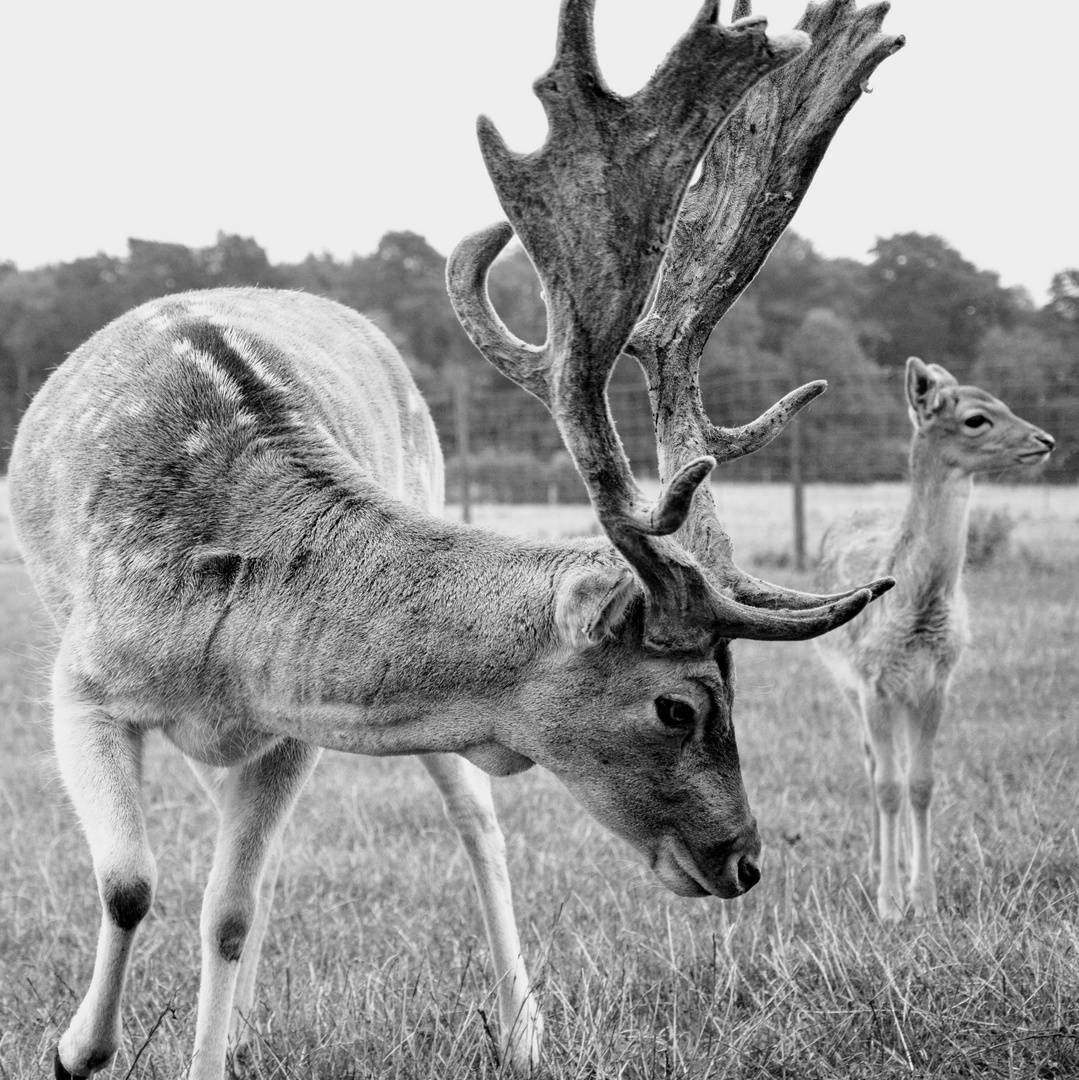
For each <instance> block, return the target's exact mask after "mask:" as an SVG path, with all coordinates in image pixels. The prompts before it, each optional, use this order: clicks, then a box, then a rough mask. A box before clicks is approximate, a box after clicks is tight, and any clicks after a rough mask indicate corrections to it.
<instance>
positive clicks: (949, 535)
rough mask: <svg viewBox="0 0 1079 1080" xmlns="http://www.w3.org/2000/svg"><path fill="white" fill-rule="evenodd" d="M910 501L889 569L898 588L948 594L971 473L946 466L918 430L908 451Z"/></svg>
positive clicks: (962, 548) (961, 542)
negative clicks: (929, 590) (909, 451)
mask: <svg viewBox="0 0 1079 1080" xmlns="http://www.w3.org/2000/svg"><path fill="white" fill-rule="evenodd" d="M910 479H911V485H910V501H909V502H908V504H907V508H906V512H905V513H904V516H903V521H902V524H901V526H900V530H899V540H898V543H897V546H896V549H895V552H894V557H893V569H894V572H895V575H896V578H897V581H898V584H897V586H896V590H897V591H898V592H904V591H909V592H916V593H918V594H919V595H922V594H924V593H925V592H926V589H927V588H928V587H930V586H931V591H933V592H940V593H942V594H947V593H952V592H954V591H955V590H956V589H957V588H958V587H959V582H960V580H961V577H962V572H963V563H964V560H965V558H966V551H967V524H968V520H969V516H970V496H971V491H972V490H973V478H972V477H971V476H970V474H969V473H965V472H963V471H961V470H959V469H955V468H949V467H947V466H945V464H944V463H943V462H942V461H941V460H940V457H939V455H937V454H935V453H934V452H933V449H932V448H931V447H930V446H929V445H928V444H927V442H926V440H925V439H924V438H923V437H921V436H920V435H916V436H915V439H914V442H913V444H912V446H911V454H910Z"/></svg>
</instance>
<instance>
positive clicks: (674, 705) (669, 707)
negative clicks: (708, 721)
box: [656, 697, 697, 728]
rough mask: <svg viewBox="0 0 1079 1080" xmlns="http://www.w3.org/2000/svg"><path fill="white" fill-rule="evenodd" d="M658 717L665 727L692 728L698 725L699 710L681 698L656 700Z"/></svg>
mask: <svg viewBox="0 0 1079 1080" xmlns="http://www.w3.org/2000/svg"><path fill="white" fill-rule="evenodd" d="M656 716H658V717H659V721H660V723H661V724H663V725H664V726H665V727H671V728H690V727H695V726H696V723H697V710H696V709H695V708H693V706H692V705H690V703H689V702H688V701H682V700H681V699H680V698H669V697H661V698H656Z"/></svg>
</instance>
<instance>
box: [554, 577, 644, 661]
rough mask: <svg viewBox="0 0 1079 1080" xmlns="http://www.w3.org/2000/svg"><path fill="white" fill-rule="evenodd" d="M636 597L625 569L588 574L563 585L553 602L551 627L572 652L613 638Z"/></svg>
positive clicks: (634, 584)
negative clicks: (554, 628) (552, 623)
mask: <svg viewBox="0 0 1079 1080" xmlns="http://www.w3.org/2000/svg"><path fill="white" fill-rule="evenodd" d="M638 593H639V586H638V584H637V579H636V578H635V577H634V576H633V571H632V570H630V568H629V567H628V566H626V567H617V566H611V567H604V568H603V569H597V570H589V571H587V572H586V573H584V574H580V575H578V576H577V577H574V578H572V579H570V580H569V581H567V582H565V583H563V584H562V585H561V586H560V587H559V589H558V592H557V595H556V598H555V627H556V628H557V631H558V636H559V638H561V640H562V641H563V642H564V643H565V644H566V645H569V646H570V647H572V648H574V649H583V648H586V647H587V646H589V645H598V644H599V643H600V642H601V641H603V640H604V639H605V638H613V637H614V636H615V634H616V633H617V632H618V629H619V627H621V625H622V623H623V622H624V620H625V618H626V614H627V613H628V611H629V607H630V605H631V603H632V602H633V600H634V598H635V597H636V596H637V595H638Z"/></svg>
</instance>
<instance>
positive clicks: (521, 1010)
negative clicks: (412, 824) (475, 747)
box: [420, 754, 543, 1076]
mask: <svg viewBox="0 0 1079 1080" xmlns="http://www.w3.org/2000/svg"><path fill="white" fill-rule="evenodd" d="M420 760H421V761H422V762H423V764H424V766H425V767H426V768H427V771H428V772H429V773H430V774H431V776H432V778H433V779H434V781H435V783H436V784H437V785H438V788H439V790H440V791H441V792H442V799H443V802H444V803H445V807H446V816H447V817H448V818H449V820H450V821H451V822H452V823H453V825H454V827H455V828H456V829H457V832H458V834H459V835H460V837H461V842H462V843H463V844H464V847H465V851H466V852H467V854H468V860H469V862H470V863H471V865H472V875H473V877H474V878H475V882H476V892H477V893H478V894H479V900H480V908H481V910H482V911H483V923H484V926H485V927H486V929H487V940H488V942H489V944H490V948H491V959H492V960H493V962H494V965H495V978H496V979H497V980H498V1012H499V1020H500V1021H501V1025H502V1047H503V1053H504V1054H505V1057H506V1060H507V1061H509V1062H510V1063H511V1064H512V1065H513V1067H514V1068H515V1069H517V1070H518V1071H519V1072H522V1073H523V1074H524V1075H526V1076H527V1075H529V1074H530V1073H531V1072H532V1071H534V1070H536V1069H538V1067H539V1051H540V1042H541V1040H542V1037H543V1018H542V1016H540V1013H539V1009H538V1008H537V1007H536V999H535V997H534V996H533V995H532V993H531V987H530V985H529V981H528V971H527V970H526V969H525V964H524V959H523V957H522V956H521V941H520V938H519V937H518V935H517V923H516V921H515V920H514V916H513V898H512V896H511V895H510V880H509V871H508V870H507V868H506V843H505V840H504V839H503V837H502V830H501V829H500V828H499V825H498V819H497V818H496V817H495V808H494V802H493V801H492V799H491V782H490V780H489V779H488V778H487V775H486V774H485V773H483V772H482V771H481V770H480V769H478V768H477V767H476V766H475V765H473V764H472V763H471V762H469V761H466V760H465V759H464V758H462V757H459V756H458V755H456V754H427V755H424V756H423V757H421V758H420Z"/></svg>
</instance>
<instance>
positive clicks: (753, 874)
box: [738, 855, 761, 892]
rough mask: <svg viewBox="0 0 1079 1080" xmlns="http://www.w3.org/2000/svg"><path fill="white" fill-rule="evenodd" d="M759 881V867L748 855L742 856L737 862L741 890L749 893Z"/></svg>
mask: <svg viewBox="0 0 1079 1080" xmlns="http://www.w3.org/2000/svg"><path fill="white" fill-rule="evenodd" d="M760 879H761V869H760V867H759V866H758V865H757V864H756V863H755V862H754V861H753V860H752V859H751V858H750V857H749V856H748V855H743V856H742V857H741V858H740V859H739V860H738V880H739V881H740V882H741V884H742V888H743V889H745V890H746V892H749V890H750V889H752V888H753V886H754V885H756V884H757V882H758V881H760Z"/></svg>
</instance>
